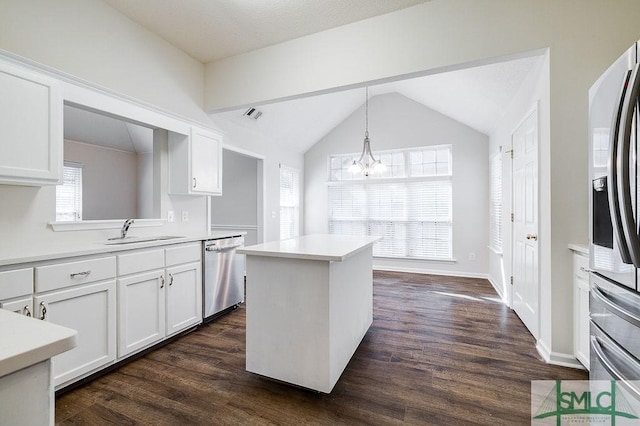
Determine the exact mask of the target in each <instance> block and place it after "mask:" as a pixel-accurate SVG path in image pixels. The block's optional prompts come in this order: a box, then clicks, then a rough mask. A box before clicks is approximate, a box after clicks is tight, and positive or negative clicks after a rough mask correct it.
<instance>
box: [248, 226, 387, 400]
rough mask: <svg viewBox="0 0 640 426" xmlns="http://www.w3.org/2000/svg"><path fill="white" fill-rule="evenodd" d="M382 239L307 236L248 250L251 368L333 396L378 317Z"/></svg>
mask: <svg viewBox="0 0 640 426" xmlns="http://www.w3.org/2000/svg"><path fill="white" fill-rule="evenodd" d="M378 239H380V237H354V236H344V235H306V236H303V237H298V238H292V239H288V240H282V241H273V242H269V243H265V244H259V245H255V246H249V247H245V248H243V249H240V250H238V253H241V254H245V255H246V257H247V263H246V265H247V297H246V300H247V302H246V309H247V355H246V357H247V358H246V369H247V371H250V372H252V373H256V374H260V375H262V376H266V377H270V378H273V379H276V380H281V381H283V382H287V383H291V384H294V385H298V386H302V387H305V388H309V389H313V390H316V391H320V392H325V393H329V392H331V390H332V389H333V387H334V385H335V384H336V382H337V381H338V379H339V378H340V375H341V374H342V372H343V371H344V369H345V367H346V366H347V363H348V362H349V360H350V359H351V356H352V355H353V353H354V352H355V350H356V349H357V347H358V345H359V344H360V341H361V340H362V338H363V337H364V335H365V333H366V332H367V330H368V329H369V326H370V325H371V323H372V321H373V285H372V282H373V272H372V270H373V268H372V247H373V243H375V242H376V241H377V240H378Z"/></svg>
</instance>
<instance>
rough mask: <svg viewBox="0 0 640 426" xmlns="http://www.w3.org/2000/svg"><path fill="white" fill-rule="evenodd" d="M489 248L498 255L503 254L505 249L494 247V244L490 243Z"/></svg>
mask: <svg viewBox="0 0 640 426" xmlns="http://www.w3.org/2000/svg"><path fill="white" fill-rule="evenodd" d="M487 248H488V249H489V250H491V251H492V252H493V253H494V254H497V255H498V256H502V255H503V251H502V250H498V249H495V248H493V246H492V245H488V246H487Z"/></svg>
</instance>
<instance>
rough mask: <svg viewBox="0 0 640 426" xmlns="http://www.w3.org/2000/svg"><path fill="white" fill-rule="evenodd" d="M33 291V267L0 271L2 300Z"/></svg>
mask: <svg viewBox="0 0 640 426" xmlns="http://www.w3.org/2000/svg"><path fill="white" fill-rule="evenodd" d="M32 293H33V269H32V268H25V269H16V270H13V271H4V272H0V300H2V299H12V298H14V297H20V296H26V295H29V296H31V294H32Z"/></svg>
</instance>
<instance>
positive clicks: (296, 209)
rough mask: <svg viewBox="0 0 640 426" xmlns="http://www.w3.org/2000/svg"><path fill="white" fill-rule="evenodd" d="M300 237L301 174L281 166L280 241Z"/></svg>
mask: <svg viewBox="0 0 640 426" xmlns="http://www.w3.org/2000/svg"><path fill="white" fill-rule="evenodd" d="M298 235H300V172H298V171H297V170H295V169H292V168H289V167H286V166H283V165H280V239H286V238H293V237H297V236H298Z"/></svg>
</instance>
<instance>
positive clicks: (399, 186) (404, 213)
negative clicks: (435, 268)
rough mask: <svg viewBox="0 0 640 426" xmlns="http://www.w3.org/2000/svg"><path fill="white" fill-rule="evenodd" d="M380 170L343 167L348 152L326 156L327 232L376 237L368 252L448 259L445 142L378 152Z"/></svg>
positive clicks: (448, 179)
mask: <svg viewBox="0 0 640 426" xmlns="http://www.w3.org/2000/svg"><path fill="white" fill-rule="evenodd" d="M379 155H380V158H381V161H382V162H383V163H384V164H385V165H386V166H387V171H386V172H385V173H383V174H378V175H371V176H369V177H368V178H364V177H363V176H362V175H360V174H355V175H351V173H349V172H348V171H347V168H348V167H349V165H350V164H351V162H352V161H353V159H354V157H357V155H356V154H354V155H336V156H331V157H330V158H329V188H328V196H329V232H330V233H332V234H351V235H372V236H382V237H383V239H382V240H381V241H379V242H378V243H376V245H375V246H374V248H373V255H374V256H377V257H402V258H406V257H412V258H420V259H447V260H448V259H451V258H452V257H453V250H452V184H451V172H452V169H451V146H450V145H441V146H433V147H424V148H416V149H410V150H394V151H387V152H383V153H380V154H379Z"/></svg>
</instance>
